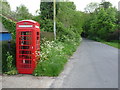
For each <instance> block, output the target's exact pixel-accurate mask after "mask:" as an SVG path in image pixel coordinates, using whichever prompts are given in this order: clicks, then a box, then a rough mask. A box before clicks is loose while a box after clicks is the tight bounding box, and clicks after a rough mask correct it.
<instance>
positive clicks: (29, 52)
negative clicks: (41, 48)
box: [20, 51, 31, 54]
mask: <svg viewBox="0 0 120 90" xmlns="http://www.w3.org/2000/svg"><path fill="white" fill-rule="evenodd" d="M20 54H31V51H20Z"/></svg>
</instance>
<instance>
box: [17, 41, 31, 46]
mask: <svg viewBox="0 0 120 90" xmlns="http://www.w3.org/2000/svg"><path fill="white" fill-rule="evenodd" d="M19 45H31V42H30V41H19Z"/></svg>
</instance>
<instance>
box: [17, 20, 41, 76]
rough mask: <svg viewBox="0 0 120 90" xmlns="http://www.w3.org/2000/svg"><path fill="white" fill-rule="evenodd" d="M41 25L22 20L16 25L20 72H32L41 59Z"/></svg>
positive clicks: (18, 67) (18, 68)
mask: <svg viewBox="0 0 120 90" xmlns="http://www.w3.org/2000/svg"><path fill="white" fill-rule="evenodd" d="M39 27H40V25H39V23H37V22H35V21H33V20H22V21H19V22H17V25H16V66H17V70H18V73H21V74H32V73H33V71H34V69H35V67H36V64H37V60H39V59H40V57H39V56H40V28H39Z"/></svg>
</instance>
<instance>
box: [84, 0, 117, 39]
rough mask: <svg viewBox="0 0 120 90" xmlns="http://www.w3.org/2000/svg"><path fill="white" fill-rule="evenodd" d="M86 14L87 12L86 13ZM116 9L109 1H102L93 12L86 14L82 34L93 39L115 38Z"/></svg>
mask: <svg viewBox="0 0 120 90" xmlns="http://www.w3.org/2000/svg"><path fill="white" fill-rule="evenodd" d="M86 15H87V14H86ZM116 15H117V10H116V8H113V7H112V5H111V3H110V2H103V3H102V4H101V6H100V7H99V8H97V9H96V11H94V12H93V13H91V14H89V15H87V16H88V17H89V16H90V17H89V18H87V20H85V23H84V25H83V29H84V31H83V36H86V37H88V38H91V39H93V40H99V39H101V40H105V41H110V40H116V39H118V34H117V24H116V22H117V18H116Z"/></svg>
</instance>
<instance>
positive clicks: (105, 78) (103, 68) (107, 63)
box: [51, 39, 118, 88]
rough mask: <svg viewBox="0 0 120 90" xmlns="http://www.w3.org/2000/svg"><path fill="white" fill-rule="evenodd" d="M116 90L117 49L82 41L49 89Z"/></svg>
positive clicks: (90, 41)
mask: <svg viewBox="0 0 120 90" xmlns="http://www.w3.org/2000/svg"><path fill="white" fill-rule="evenodd" d="M56 87H57V88H117V87H118V49H116V48H114V47H111V46H108V45H105V44H102V43H99V42H95V41H92V40H86V39H83V41H82V43H81V45H80V47H78V49H77V51H76V52H75V53H74V55H73V56H72V57H71V58H70V61H69V63H68V64H67V65H66V67H65V70H64V71H63V73H61V75H60V76H59V77H58V78H57V79H56V80H55V81H54V83H53V84H52V85H51V88H56Z"/></svg>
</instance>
